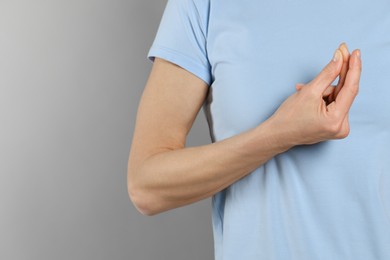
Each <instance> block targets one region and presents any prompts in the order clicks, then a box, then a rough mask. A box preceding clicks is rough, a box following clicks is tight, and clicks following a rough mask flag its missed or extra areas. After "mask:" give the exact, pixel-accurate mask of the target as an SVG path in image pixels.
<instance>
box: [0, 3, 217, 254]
mask: <svg viewBox="0 0 390 260" xmlns="http://www.w3.org/2000/svg"><path fill="white" fill-rule="evenodd" d="M165 4H166V1H155V0H154V1H152V0H127V1H124V0H123V1H121V0H66V1H65V0H62V1H58V0H35V1H29V0H0V90H1V92H0V119H1V128H0V129H1V130H0V131H1V132H0V153H1V154H0V158H1V163H0V259H4V260H25V259H28V260H35V259H36V260H42V259H44V260H46V259H50V260H51V259H56V260H62V259H72V260H77V259H94V260H98V259H104V260H107V259H110V260H113V259H131V260H154V259H156V260H164V259H166V260H168V259H169V260H176V259H177V260H179V259H180V260H182V259H185V260H191V259H194V260H195V259H203V260H207V259H213V237H212V224H211V199H210V198H208V199H206V200H203V201H200V202H197V203H194V204H191V205H187V206H184V207H181V208H177V209H173V210H171V211H168V212H164V213H161V214H159V215H155V216H144V215H142V214H141V213H139V212H138V211H137V210H136V208H135V207H134V205H133V204H132V203H131V201H130V199H129V197H128V194H127V186H126V174H127V160H128V155H129V150H130V145H131V138H132V135H133V130H134V123H135V116H136V112H137V107H138V103H139V99H140V96H141V94H142V91H143V88H144V86H145V83H146V80H147V77H148V75H149V72H150V69H151V65H152V64H151V62H150V61H148V60H147V59H146V54H147V51H148V50H149V47H150V46H151V44H152V40H153V39H154V36H155V33H156V31H157V27H158V24H159V22H160V19H161V16H162V13H163V10H164V7H165ZM210 142H211V141H210V137H209V132H208V128H207V124H206V120H205V117H204V115H203V113H199V115H198V117H197V119H196V122H195V124H194V126H193V128H192V130H191V133H190V135H189V139H188V140H187V145H188V146H196V145H203V144H207V143H210Z"/></svg>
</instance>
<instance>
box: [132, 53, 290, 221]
mask: <svg viewBox="0 0 390 260" xmlns="http://www.w3.org/2000/svg"><path fill="white" fill-rule="evenodd" d="M207 89H208V86H207V85H206V83H205V82H203V81H202V80H201V79H199V78H197V77H196V76H195V75H193V74H191V73H189V72H188V71H186V70H184V69H182V68H180V67H178V66H176V65H174V64H172V63H170V62H167V61H165V60H162V59H158V58H156V60H155V63H154V65H153V68H152V71H151V75H150V77H149V79H148V82H147V84H146V87H145V90H144V93H143V96H142V98H141V101H140V105H139V109H138V114H137V120H136V128H135V132H134V136H133V142H132V147H131V151H130V156H129V164H128V190H129V196H130V197H131V199H132V201H133V203H134V205H135V206H136V207H137V209H138V210H139V211H140V212H141V213H142V214H145V215H154V214H157V213H160V212H163V211H166V210H169V209H172V208H176V207H180V206H183V205H186V204H190V203H193V202H196V201H199V200H202V199H204V198H207V197H209V196H211V195H213V194H215V193H217V192H218V191H220V190H222V189H224V188H226V187H227V186H229V185H230V184H232V183H233V182H235V181H237V180H238V179H240V178H242V177H244V176H245V175H247V174H248V173H249V172H251V171H252V170H254V169H255V168H256V167H258V166H259V165H261V164H262V163H264V162H266V161H267V160H269V159H270V158H271V157H273V156H274V155H276V154H278V153H280V152H283V151H285V150H287V149H288V148H289V146H288V145H287V144H282V138H281V137H280V136H279V134H278V131H276V130H275V129H273V128H271V127H270V126H268V125H267V124H265V122H264V123H263V124H261V125H259V126H258V127H256V128H253V129H250V130H248V131H246V132H243V133H241V134H239V135H235V136H233V137H231V138H227V139H225V140H222V141H219V142H215V143H211V144H208V145H202V146H197V147H187V148H185V147H184V146H185V142H186V136H187V134H188V132H189V131H190V128H191V127H192V124H193V122H194V120H195V118H196V115H197V114H198V112H199V110H200V108H201V106H202V103H203V101H204V99H205V97H206V94H207Z"/></svg>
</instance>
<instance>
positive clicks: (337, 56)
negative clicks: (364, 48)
mask: <svg viewBox="0 0 390 260" xmlns="http://www.w3.org/2000/svg"><path fill="white" fill-rule="evenodd" d="M340 57H341V52H340V50H339V49H337V50H336V51H335V52H334V55H333V61H334V62H337V61H338V60H339V59H340Z"/></svg>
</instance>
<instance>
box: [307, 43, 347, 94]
mask: <svg viewBox="0 0 390 260" xmlns="http://www.w3.org/2000/svg"><path fill="white" fill-rule="evenodd" d="M342 64H343V56H342V53H341V50H340V49H336V51H335V52H334V55H333V58H332V60H331V61H330V62H329V63H328V64H327V65H326V66H325V67H324V68H323V69H322V71H321V72H320V73H319V74H318V75H317V76H316V77H315V78H314V79H313V80H312V81H310V82H309V83H308V85H309V87H310V88H313V89H314V91H315V92H317V93H318V95H319V96H322V94H323V92H324V91H325V90H326V88H327V87H328V86H329V85H330V84H331V83H332V82H333V81H334V80H335V79H336V78H337V77H338V75H339V74H340V71H341V67H342V66H341V65H342Z"/></svg>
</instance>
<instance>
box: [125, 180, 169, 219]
mask: <svg viewBox="0 0 390 260" xmlns="http://www.w3.org/2000/svg"><path fill="white" fill-rule="evenodd" d="M127 191H128V194H129V198H130V200H131V202H132V203H133V205H134V207H135V208H136V209H137V210H138V212H140V213H141V214H142V215H144V216H154V215H157V214H158V213H160V212H162V211H161V210H160V209H157V207H156V205H158V203H156V201H155V199H153V195H152V194H151V193H150V192H148V191H145V190H144V189H141V188H139V187H138V186H137V185H136V184H135V183H134V181H131V180H128V182H127Z"/></svg>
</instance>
